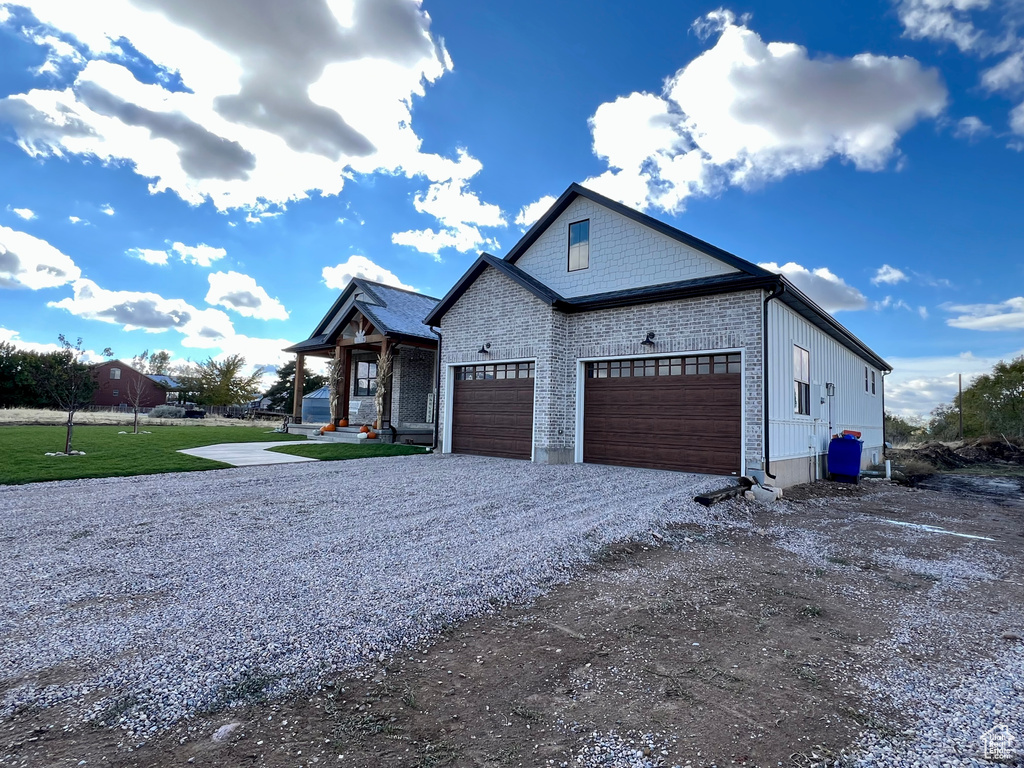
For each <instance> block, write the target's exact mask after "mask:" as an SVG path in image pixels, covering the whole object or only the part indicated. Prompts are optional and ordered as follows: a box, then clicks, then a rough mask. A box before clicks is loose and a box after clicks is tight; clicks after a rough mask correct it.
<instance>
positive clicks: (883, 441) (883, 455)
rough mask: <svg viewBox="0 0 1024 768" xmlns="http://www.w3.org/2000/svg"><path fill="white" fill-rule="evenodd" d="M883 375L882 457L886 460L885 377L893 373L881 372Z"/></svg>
mask: <svg viewBox="0 0 1024 768" xmlns="http://www.w3.org/2000/svg"><path fill="white" fill-rule="evenodd" d="M879 373H881V374H882V457H883V458H885V450H886V449H885V375H886V373H892V371H881V370H880V371H879Z"/></svg>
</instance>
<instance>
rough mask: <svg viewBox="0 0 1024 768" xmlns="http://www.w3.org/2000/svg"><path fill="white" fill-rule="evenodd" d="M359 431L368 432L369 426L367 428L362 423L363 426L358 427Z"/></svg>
mask: <svg viewBox="0 0 1024 768" xmlns="http://www.w3.org/2000/svg"><path fill="white" fill-rule="evenodd" d="M359 431H360V432H369V431H370V428H369V427H368V426H366V425H365V424H363V426H361V427H360V428H359Z"/></svg>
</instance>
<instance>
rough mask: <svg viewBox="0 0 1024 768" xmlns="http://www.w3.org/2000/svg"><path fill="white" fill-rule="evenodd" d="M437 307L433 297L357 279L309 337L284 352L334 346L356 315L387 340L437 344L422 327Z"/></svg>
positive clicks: (348, 286) (431, 335)
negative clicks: (425, 319)
mask: <svg viewBox="0 0 1024 768" xmlns="http://www.w3.org/2000/svg"><path fill="white" fill-rule="evenodd" d="M357 296H358V298H357ZM436 305H437V299H435V298H433V297H432V296H424V295H423V294H422V293H416V292H415V291H408V290H405V289H403V288H395V287H394V286H391V285H384V284H383V283H377V282H374V281H372V280H364V279H363V278H361V277H356V278H353V279H352V280H351V281H350V282H349V284H348V285H347V286H345V289H344V290H343V291H342V292H341V295H340V296H338V298H337V299H336V300H335V302H334V304H332V305H331V308H330V309H329V310H328V311H327V314H326V315H324V317H323V319H322V320H321V321H320V322H319V323H318V324H317V326H316V328H315V329H314V331H313V333H312V334H311V335H310V337H309V338H308V339H306V340H305V341H300V342H299V343H298V344H293V345H292V346H290V347H288V348H287V349H285V350H284V351H285V352H307V351H314V350H319V349H323V348H325V347H331V346H334V344H335V342H336V341H337V339H338V334H340V333H341V330H342V328H344V325H345V323H347V322H348V320H349V319H350V318H351V317H352V315H353V314H354V313H355V312H357V311H358V312H361V313H362V314H363V315H365V316H366V317H367V318H368V319H369V320H370V322H372V323H373V325H374V327H375V328H376V329H377V330H378V331H380V332H381V333H383V334H385V335H386V336H396V337H406V338H416V339H427V340H428V341H437V336H436V335H435V334H434V332H433V331H431V330H430V328H429V327H427V326H426V325H424V323H423V317H424V315H426V314H427V313H428V312H431V311H432V310H433V309H434V307H435V306H436Z"/></svg>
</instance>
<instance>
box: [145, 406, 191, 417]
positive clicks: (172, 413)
mask: <svg viewBox="0 0 1024 768" xmlns="http://www.w3.org/2000/svg"><path fill="white" fill-rule="evenodd" d="M149 418H151V419H183V418H185V409H184V408H179V407H178V406H176V405H158V406H157V407H156V408H154V409H153V410H151V411H150V412H149Z"/></svg>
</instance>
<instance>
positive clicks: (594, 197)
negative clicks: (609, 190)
mask: <svg viewBox="0 0 1024 768" xmlns="http://www.w3.org/2000/svg"><path fill="white" fill-rule="evenodd" d="M577 197H585V198H586V199H587V200H590V201H592V202H595V203H597V204H598V205H600V206H603V207H605V208H608V209H610V210H612V211H615V213H618V214H620V215H622V216H625V217H626V218H627V219H632V220H633V221H635V222H637V223H639V224H643V225H644V226H645V227H648V228H650V229H653V230H654V231H655V232H659V233H661V234H663V235H665V236H666V237H670V238H672V239H673V240H675V241H677V242H680V243H682V244H683V245H687V246H689V247H691V248H696V249H697V250H698V251H703V252H704V253H706V254H707V255H708V256H711V257H713V258H715V259H718V260H719V261H722V262H725V263H726V264H728V265H729V266H731V267H735V268H736V269H738V270H740V271H741V272H746V273H747V274H748V275H758V276H760V277H765V276H767V275H770V274H771V272H769V271H768V270H766V269H764V268H763V267H759V266H757V264H754V263H752V262H749V261H747V260H746V259H741V258H740V257H739V256H736V255H734V254H732V253H729V252H728V251H723V250H722V249H721V248H719V247H718V246H715V245H712V244H711V243H708V242H705V241H704V240H701V239H700V238H698V237H694V236H693V235H691V234H689V233H687V232H683V231H682V230H681V229H676V228H675V227H673V226H670V225H668V224H666V223H665V222H663V221H658V220H657V219H655V218H653V217H651V216H648V215H647V214H646V213H641V212H640V211H638V210H635V209H633V208H629V207H628V206H625V205H623V204H622V203H619V202H616V201H615V200H612V199H611V198H610V197H605V196H604V195H599V194H598V193H597V192H594V191H593V190H591V189H587V188H586V187H583V186H580V185H579V184H570V185H569V188H568V189H567V190H565V192H563V193H562V196H561V197H559V198H558V199H557V200H556V201H555V202H554V203H552V205H551V207H550V208H549V209H548V212H547V213H545V214H544V215H543V216H541V217H540V218H539V219H538V220H537V223H535V224H534V225H533V226H532V227H530V229H529V230H528V231H527V233H526V234H525V235H523V236H522V238H520V240H519V242H518V243H516V244H515V245H514V246H513V247H512V250H511V251H509V252H508V254H507V255H506V256H505V261H509V262H511V263H513V264H515V263H516V262H517V261H518V260H519V257H520V256H522V255H523V254H524V253H526V251H527V250H528V249H529V247H530V246H531V245H533V244H534V242H535V241H536V240H537V238H538V237H540V236H541V234H542V233H543V232H544V230H545V229H547V228H548V227H549V226H550V225H551V222H553V221H554V220H555V219H557V218H558V217H559V216H560V215H561V214H562V212H563V211H564V210H565V209H566V208H568V207H569V205H570V204H571V203H572V201H573V200H575V199H576V198H577Z"/></svg>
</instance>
